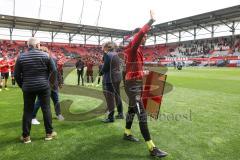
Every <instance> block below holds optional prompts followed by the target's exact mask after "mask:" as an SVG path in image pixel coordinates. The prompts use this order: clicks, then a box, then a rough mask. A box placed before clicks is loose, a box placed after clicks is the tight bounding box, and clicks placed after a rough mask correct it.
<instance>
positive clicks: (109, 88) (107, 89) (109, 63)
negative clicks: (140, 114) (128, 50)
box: [101, 42, 123, 123]
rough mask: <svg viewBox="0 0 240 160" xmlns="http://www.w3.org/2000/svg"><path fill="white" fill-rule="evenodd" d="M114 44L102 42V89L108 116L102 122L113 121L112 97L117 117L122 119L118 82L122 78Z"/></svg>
mask: <svg viewBox="0 0 240 160" xmlns="http://www.w3.org/2000/svg"><path fill="white" fill-rule="evenodd" d="M115 47H116V44H115V43H113V42H107V43H105V44H103V51H104V64H103V68H102V72H101V73H102V74H103V90H104V95H105V98H106V101H107V107H108V112H109V114H108V118H107V119H105V120H104V121H103V122H105V123H109V122H114V106H115V105H114V98H115V101H116V105H117V110H118V115H117V116H116V117H117V118H119V119H123V106H122V100H121V97H120V83H121V80H122V75H121V70H120V59H119V57H118V55H117V53H116V52H115V51H114V50H115Z"/></svg>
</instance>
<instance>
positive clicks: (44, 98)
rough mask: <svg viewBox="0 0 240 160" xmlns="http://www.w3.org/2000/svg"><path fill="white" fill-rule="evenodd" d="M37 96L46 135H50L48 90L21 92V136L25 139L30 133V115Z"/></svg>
mask: <svg viewBox="0 0 240 160" xmlns="http://www.w3.org/2000/svg"><path fill="white" fill-rule="evenodd" d="M37 96H38V98H39V101H40V106H41V109H42V113H43V120H44V126H45V131H46V134H51V133H52V131H53V127H52V114H51V109H50V89H45V90H40V91H35V92H23V100H24V111H23V118H22V130H23V133H22V136H23V137H27V136H29V135H30V131H31V121H32V114H33V109H34V104H35V99H36V97H37Z"/></svg>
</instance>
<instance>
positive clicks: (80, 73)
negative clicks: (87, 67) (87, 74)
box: [75, 58, 84, 86]
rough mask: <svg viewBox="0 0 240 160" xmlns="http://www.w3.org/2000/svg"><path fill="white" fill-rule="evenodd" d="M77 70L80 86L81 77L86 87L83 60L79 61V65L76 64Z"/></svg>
mask: <svg viewBox="0 0 240 160" xmlns="http://www.w3.org/2000/svg"><path fill="white" fill-rule="evenodd" d="M75 66H76V68H77V76H78V85H79V83H80V77H81V80H82V86H84V81H83V72H84V62H83V61H82V60H81V58H79V60H78V61H77V63H76V64H75Z"/></svg>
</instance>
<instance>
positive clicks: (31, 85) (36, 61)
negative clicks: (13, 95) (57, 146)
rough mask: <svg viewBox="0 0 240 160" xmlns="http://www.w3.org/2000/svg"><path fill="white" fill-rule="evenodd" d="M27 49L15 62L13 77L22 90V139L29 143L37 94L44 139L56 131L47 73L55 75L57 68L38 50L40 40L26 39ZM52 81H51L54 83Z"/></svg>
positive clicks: (48, 138) (52, 136) (47, 138)
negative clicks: (44, 134) (41, 113)
mask: <svg viewBox="0 0 240 160" xmlns="http://www.w3.org/2000/svg"><path fill="white" fill-rule="evenodd" d="M28 46H29V51H28V52H27V53H22V54H21V55H20V56H19V57H18V59H17V62H16V66H15V74H14V75H15V79H16V82H17V84H18V85H19V87H20V88H21V89H22V91H23V99H24V112H23V119H22V130H23V133H22V141H23V143H30V142H31V139H30V130H31V121H32V113H33V109H34V103H35V99H36V97H37V96H38V98H39V100H40V105H41V109H42V112H43V119H44V126H45V131H46V137H45V140H52V139H53V138H54V137H55V136H56V135H57V133H56V132H53V127H52V114H51V110H50V84H49V75H50V74H51V73H52V74H53V75H54V79H55V80H56V77H57V69H56V66H55V65H54V62H53V60H52V59H51V58H50V57H49V55H48V54H47V53H45V52H42V51H40V50H39V49H40V42H39V41H38V40H37V39H36V38H33V37H32V38H30V39H29V41H28ZM55 80H54V82H52V83H55Z"/></svg>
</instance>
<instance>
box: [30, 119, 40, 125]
mask: <svg viewBox="0 0 240 160" xmlns="http://www.w3.org/2000/svg"><path fill="white" fill-rule="evenodd" d="M32 124H33V125H39V124H40V122H39V121H38V120H37V119H36V118H34V119H32Z"/></svg>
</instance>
